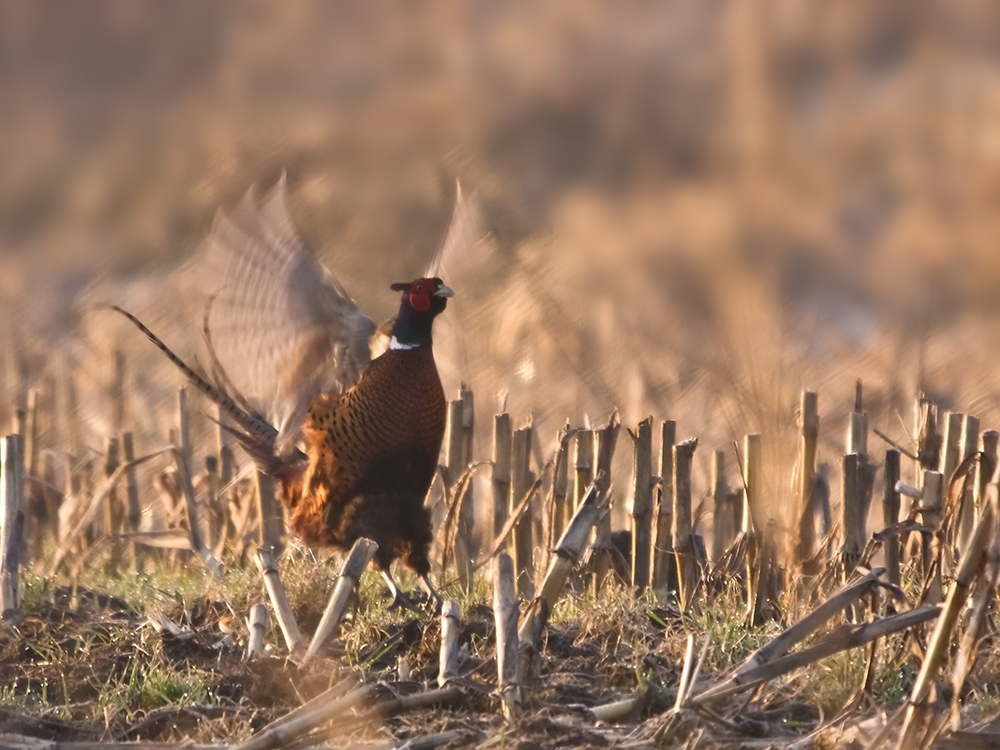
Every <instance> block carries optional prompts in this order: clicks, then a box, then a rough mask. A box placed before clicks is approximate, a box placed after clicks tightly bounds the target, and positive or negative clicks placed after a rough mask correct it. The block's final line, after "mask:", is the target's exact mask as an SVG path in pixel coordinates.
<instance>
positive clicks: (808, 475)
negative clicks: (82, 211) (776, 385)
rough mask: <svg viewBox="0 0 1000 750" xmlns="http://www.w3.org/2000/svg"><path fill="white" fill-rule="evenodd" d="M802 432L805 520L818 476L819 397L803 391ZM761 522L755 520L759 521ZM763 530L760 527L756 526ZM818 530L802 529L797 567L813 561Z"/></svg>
mask: <svg viewBox="0 0 1000 750" xmlns="http://www.w3.org/2000/svg"><path fill="white" fill-rule="evenodd" d="M801 410H802V432H801V437H800V440H799V497H798V500H799V506H798V507H799V512H798V514H797V517H798V518H804V517H805V516H806V515H807V514H808V512H809V496H810V491H811V486H810V485H811V482H812V477H813V474H815V473H816V444H817V442H818V441H819V396H818V395H817V394H816V393H815V392H814V391H802V398H801ZM757 520H758V519H756V518H755V519H754V521H755V522H756V521H757ZM757 528H761V527H757ZM815 546H816V538H815V527H814V526H813V524H811V523H806V524H802V525H801V526H800V533H799V539H798V541H797V544H796V545H795V556H796V563H797V567H801V566H802V563H803V562H805V561H806V560H808V559H809V558H811V557H812V556H813V554H814V552H815V549H814V548H815Z"/></svg>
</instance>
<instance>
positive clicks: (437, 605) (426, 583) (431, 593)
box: [420, 573, 444, 615]
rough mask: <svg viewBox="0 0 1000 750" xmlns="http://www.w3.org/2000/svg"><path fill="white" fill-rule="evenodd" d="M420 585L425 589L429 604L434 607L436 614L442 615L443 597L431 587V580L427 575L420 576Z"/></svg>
mask: <svg viewBox="0 0 1000 750" xmlns="http://www.w3.org/2000/svg"><path fill="white" fill-rule="evenodd" d="M420 585H421V586H423V587H424V591H426V592H427V600H428V603H429V604H430V605H431V606H432V607H433V611H434V614H436V615H439V614H441V608H442V607H444V599H443V598H442V597H441V594H439V593H438V592H437V591H435V590H434V587H433V586H432V585H431V580H430V579H429V578H428V577H427V574H426V573H423V574H421V576H420Z"/></svg>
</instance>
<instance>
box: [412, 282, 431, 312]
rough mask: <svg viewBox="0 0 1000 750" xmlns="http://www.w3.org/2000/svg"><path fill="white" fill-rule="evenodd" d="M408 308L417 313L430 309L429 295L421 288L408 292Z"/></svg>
mask: <svg viewBox="0 0 1000 750" xmlns="http://www.w3.org/2000/svg"><path fill="white" fill-rule="evenodd" d="M410 307H412V308H413V309H414V310H416V311H417V312H422V313H423V312H427V311H428V310H430V309H431V295H430V294H428V293H427V290H426V289H424V288H423V287H418V288H416V289H412V290H410Z"/></svg>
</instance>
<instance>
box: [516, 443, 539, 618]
mask: <svg viewBox="0 0 1000 750" xmlns="http://www.w3.org/2000/svg"><path fill="white" fill-rule="evenodd" d="M532 483H533V477H532V475H531V427H530V426H528V427H522V428H520V429H518V430H514V441H513V446H512V448H511V502H514V501H515V500H517V501H520V499H521V498H522V497H525V496H526V495H527V494H528V492H529V491H530V489H531V485H532ZM513 510H514V509H513V508H512V509H511V512H512V513H513ZM533 547H534V545H533V542H532V519H531V513H524V514H523V515H522V516H521V517H520V518H519V519H518V520H517V522H516V523H515V524H514V570H515V571H516V573H517V593H518V596H520V597H521V598H523V599H531V598H532V597H533V596H534V595H535V565H534V559H533V557H532V553H533V551H534V549H533Z"/></svg>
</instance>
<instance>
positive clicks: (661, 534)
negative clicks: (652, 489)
mask: <svg viewBox="0 0 1000 750" xmlns="http://www.w3.org/2000/svg"><path fill="white" fill-rule="evenodd" d="M660 432H661V438H662V442H661V444H660V489H659V497H660V502H659V504H658V505H657V509H656V538H655V539H654V541H653V588H654V589H663V588H671V585H670V584H671V575H670V572H671V568H672V566H673V565H674V542H673V536H672V534H673V525H674V443H675V442H676V441H677V423H676V422H674V421H673V420H667V421H665V422H663V424H662V425H661V430H660Z"/></svg>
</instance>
